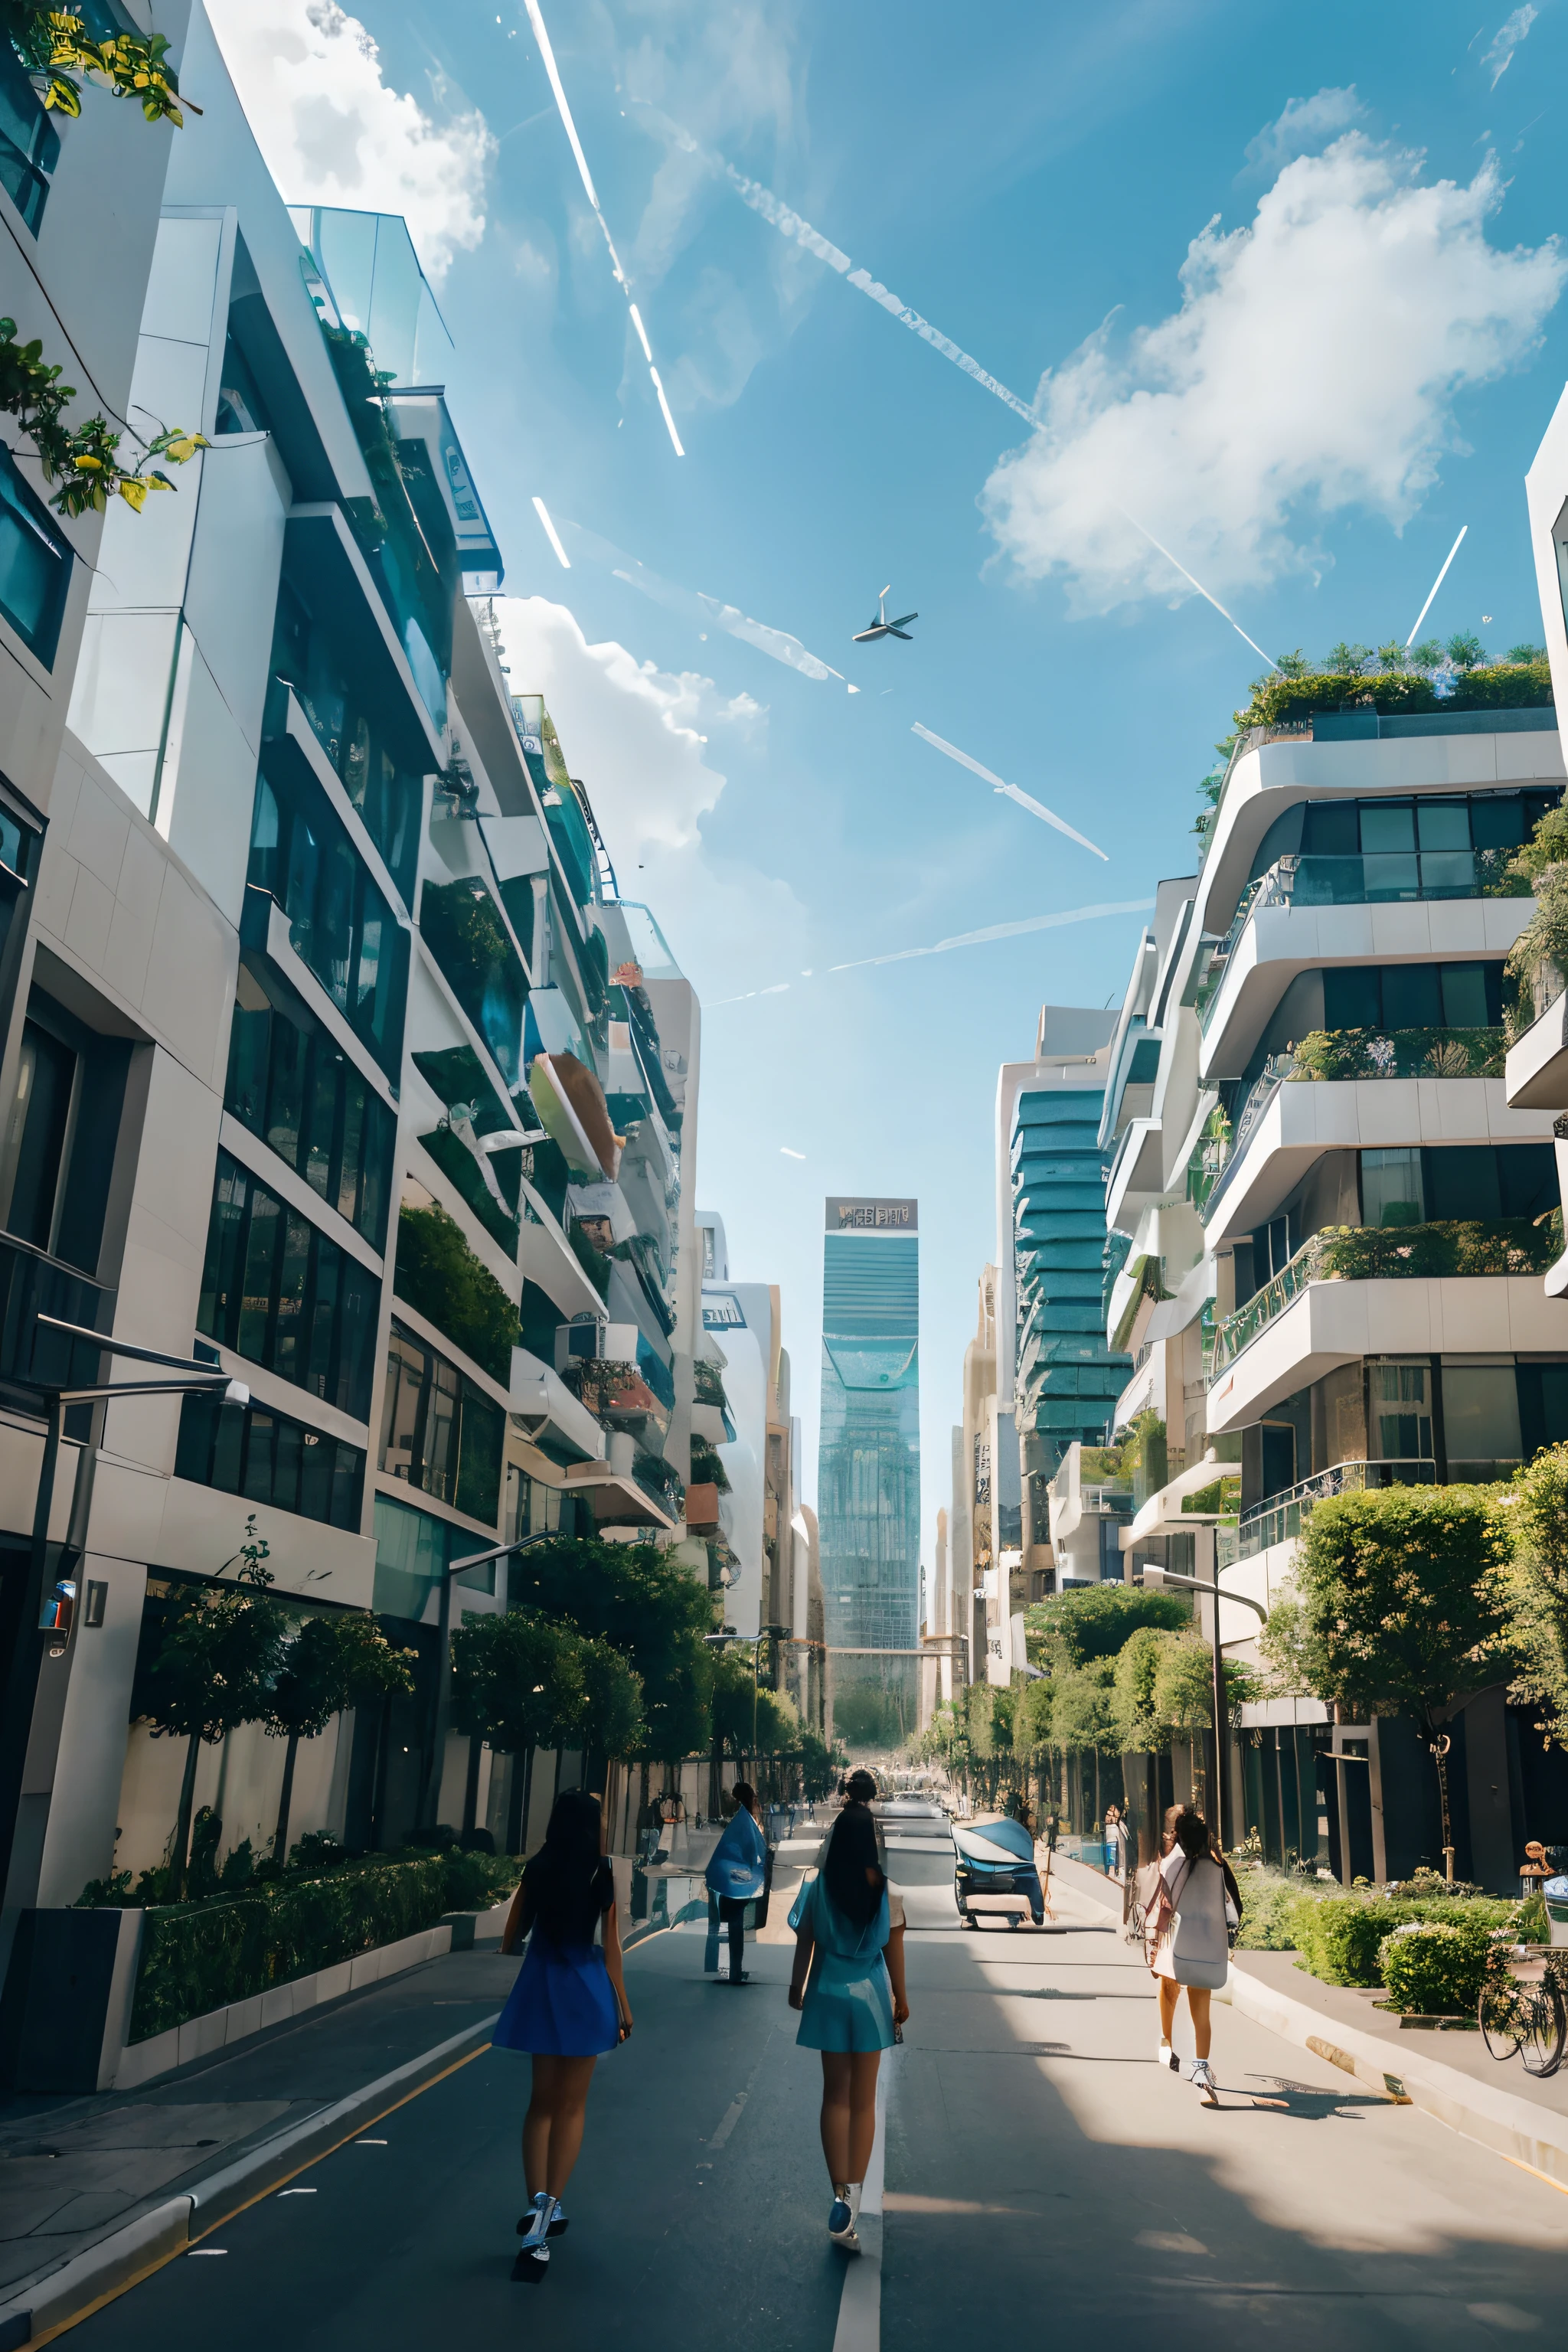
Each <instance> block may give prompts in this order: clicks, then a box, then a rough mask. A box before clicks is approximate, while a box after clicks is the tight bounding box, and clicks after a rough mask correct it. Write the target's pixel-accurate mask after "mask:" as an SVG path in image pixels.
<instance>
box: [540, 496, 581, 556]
mask: <svg viewBox="0 0 1568 2352" xmlns="http://www.w3.org/2000/svg"><path fill="white" fill-rule="evenodd" d="M533 511H534V513H535V514H536V515H537V516H538V517H539V520H540V521H541V522H542V524H543V526H544V536H545V538H546V539H547V540H548V541H550V544H551V546H552V548H553V549H554V550H555V552H556V554H557V555H558V556H559V557H560V559H561V569H562V571H563V572H570V571H571V569H572V558H571V557H570V556H569V555H568V554H567V552H566V550H565V549H564V548H563V546H562V544H561V534H560V532H559V531H558V530H556V528H555V525H554V524H553V523H552V521H551V520H550V509H549V508H548V507H547V506H546V505H545V503H544V500H543V499H534V501H533Z"/></svg>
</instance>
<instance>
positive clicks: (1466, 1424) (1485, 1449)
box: [1443, 1360, 1521, 1479]
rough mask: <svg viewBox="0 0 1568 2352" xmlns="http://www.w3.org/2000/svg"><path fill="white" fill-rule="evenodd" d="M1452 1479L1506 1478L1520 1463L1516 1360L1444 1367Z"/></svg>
mask: <svg viewBox="0 0 1568 2352" xmlns="http://www.w3.org/2000/svg"><path fill="white" fill-rule="evenodd" d="M1443 1442H1444V1447H1445V1450H1446V1452H1447V1456H1448V1475H1449V1477H1450V1478H1457V1479H1467V1478H1476V1479H1487V1478H1496V1477H1505V1476H1506V1475H1507V1474H1508V1473H1509V1471H1510V1470H1512V1469H1514V1468H1516V1467H1517V1466H1518V1464H1519V1461H1520V1459H1521V1442H1520V1415H1519V1385H1518V1380H1517V1376H1516V1374H1515V1370H1514V1367H1513V1364H1512V1362H1511V1361H1510V1360H1503V1361H1502V1362H1500V1363H1498V1362H1493V1363H1489V1364H1484V1363H1483V1364H1464V1363H1458V1364H1456V1363H1445V1364H1444V1366H1443Z"/></svg>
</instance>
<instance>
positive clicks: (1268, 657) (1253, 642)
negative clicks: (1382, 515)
mask: <svg viewBox="0 0 1568 2352" xmlns="http://www.w3.org/2000/svg"><path fill="white" fill-rule="evenodd" d="M1116 511H1117V513H1118V514H1119V515H1120V516H1121V519H1122V520H1123V521H1124V522H1130V523H1131V526H1132V528H1133V530H1137V531H1142V532H1143V537H1144V538H1145V539H1146V540H1147V541H1148V542H1149V544H1150V546H1151V547H1158V548H1159V550H1160V552H1161V554H1162V555H1163V557H1164V559H1165V561H1166V562H1167V563H1174V564H1175V566H1176V569H1177V571H1178V572H1180V573H1181V575H1182V577H1183V579H1184V580H1185V581H1186V582H1187V583H1188V584H1189V585H1190V586H1191V587H1194V588H1195V589H1196V590H1197V592H1198V594H1199V595H1200V596H1201V597H1202V598H1203V600H1204V602H1205V604H1212V605H1213V606H1214V608H1215V612H1216V613H1217V614H1219V616H1220V618H1221V619H1222V620H1225V621H1228V622H1229V623H1230V625H1231V627H1232V628H1233V629H1234V630H1235V631H1236V634H1237V636H1238V637H1240V638H1241V640H1242V642H1243V643H1244V644H1245V645H1249V646H1251V647H1252V650H1253V652H1254V653H1255V654H1256V655H1257V656H1258V659H1259V661H1266V662H1267V663H1268V667H1269V668H1270V669H1278V668H1279V663H1278V662H1277V661H1276V660H1275V659H1274V656H1272V654H1266V653H1265V652H1264V650H1263V648H1262V646H1260V645H1259V644H1258V640H1257V638H1256V637H1249V636H1248V635H1247V631H1246V630H1245V629H1244V628H1243V627H1242V625H1241V623H1240V622H1239V621H1238V620H1237V617H1236V614H1234V613H1227V612H1226V609H1225V606H1224V605H1223V604H1221V603H1220V601H1219V598H1218V597H1217V596H1211V595H1210V594H1209V592H1208V590H1207V589H1206V588H1205V586H1204V583H1203V582H1202V581H1201V580H1194V578H1193V575H1192V573H1191V572H1189V571H1188V570H1187V567H1186V565H1185V564H1184V563H1181V562H1177V560H1176V558H1175V557H1174V556H1173V554H1172V552H1171V551H1170V549H1169V548H1168V547H1165V546H1163V545H1162V544H1161V542H1160V541H1159V540H1157V539H1156V538H1155V536H1154V534H1153V532H1152V530H1143V526H1142V523H1141V522H1140V521H1139V520H1138V518H1137V516H1136V515H1131V514H1129V513H1128V511H1127V509H1126V508H1125V507H1118V508H1117V509H1116ZM1452 561H1453V558H1452V557H1450V558H1449V562H1452ZM1432 593H1433V595H1434V596H1435V595H1436V593H1437V592H1436V589H1434V590H1433V591H1432ZM1420 625H1421V624H1420V623H1419V621H1418V622H1417V623H1416V625H1415V626H1416V628H1419V627H1420ZM1411 635H1415V630H1412V632H1411Z"/></svg>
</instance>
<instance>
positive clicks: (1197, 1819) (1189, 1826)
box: [1172, 1805, 1219, 1863]
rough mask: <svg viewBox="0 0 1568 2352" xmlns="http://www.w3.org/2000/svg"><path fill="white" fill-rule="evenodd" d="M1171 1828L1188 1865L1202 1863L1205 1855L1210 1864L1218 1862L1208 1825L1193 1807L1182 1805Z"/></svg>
mask: <svg viewBox="0 0 1568 2352" xmlns="http://www.w3.org/2000/svg"><path fill="white" fill-rule="evenodd" d="M1172 1826H1173V1833H1174V1836H1175V1841H1176V1843H1177V1844H1178V1845H1179V1846H1180V1847H1181V1849H1182V1852H1183V1853H1184V1854H1185V1855H1186V1857H1187V1860H1188V1861H1189V1863H1192V1862H1202V1861H1203V1859H1204V1857H1205V1854H1206V1855H1207V1856H1208V1859H1209V1860H1210V1861H1211V1862H1215V1861H1217V1860H1218V1858H1219V1857H1218V1856H1217V1854H1216V1853H1215V1843H1214V1840H1213V1838H1212V1837H1211V1836H1210V1835H1209V1825H1208V1823H1207V1822H1205V1819H1204V1817H1203V1815H1202V1813H1200V1812H1199V1811H1198V1809H1197V1807H1196V1806H1195V1805H1184V1806H1183V1807H1182V1810H1181V1811H1180V1812H1179V1813H1178V1814H1177V1815H1176V1818H1175V1821H1174V1822H1173V1825H1172Z"/></svg>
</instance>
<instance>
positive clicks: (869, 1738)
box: [817, 1200, 921, 1747]
mask: <svg viewBox="0 0 1568 2352" xmlns="http://www.w3.org/2000/svg"><path fill="white" fill-rule="evenodd" d="M918 1232H919V1226H918V1218H917V1204H916V1203H915V1202H913V1201H861V1200H854V1201H850V1200H830V1201H829V1202H828V1203H827V1231H826V1240H825V1242H824V1244H823V1282H822V1423H821V1446H820V1454H819V1464H818V1472H817V1483H818V1518H819V1521H820V1525H821V1543H822V1593H823V1605H824V1615H825V1620H826V1639H827V1644H828V1649H829V1653H830V1663H831V1667H832V1674H833V1687H834V1721H835V1726H836V1728H837V1730H838V1731H839V1733H840V1734H841V1736H842V1737H843V1738H846V1739H847V1740H849V1741H850V1742H851V1743H852V1744H853V1743H856V1742H858V1743H860V1744H863V1745H866V1746H870V1747H877V1746H889V1747H891V1746H894V1745H896V1744H897V1742H898V1741H899V1740H900V1738H903V1737H904V1735H905V1733H906V1731H908V1730H910V1729H912V1728H913V1719H912V1716H911V1712H910V1711H911V1709H912V1707H913V1706H914V1705H915V1699H916V1694H917V1693H918V1690H919V1676H918V1674H917V1672H916V1667H917V1665H918V1660H917V1659H916V1658H915V1657H913V1656H906V1657H889V1659H888V1660H887V1662H886V1664H885V1665H879V1664H878V1662H877V1660H876V1659H875V1657H873V1656H867V1655H863V1656H855V1655H853V1654H850V1655H843V1656H839V1657H831V1653H833V1652H834V1651H839V1652H848V1653H854V1652H857V1651H858V1652H874V1651H878V1650H889V1651H910V1652H912V1651H914V1650H915V1649H916V1648H917V1647H918V1644H919V1641H920V1573H921V1570H920V1556H921V1555H920V1529H921V1449H920V1242H919V1238H918Z"/></svg>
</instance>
